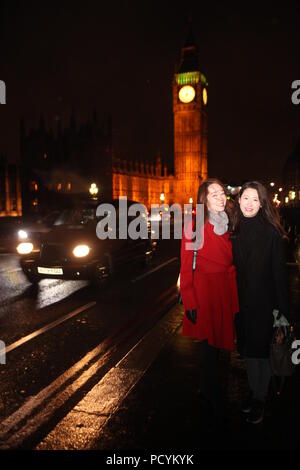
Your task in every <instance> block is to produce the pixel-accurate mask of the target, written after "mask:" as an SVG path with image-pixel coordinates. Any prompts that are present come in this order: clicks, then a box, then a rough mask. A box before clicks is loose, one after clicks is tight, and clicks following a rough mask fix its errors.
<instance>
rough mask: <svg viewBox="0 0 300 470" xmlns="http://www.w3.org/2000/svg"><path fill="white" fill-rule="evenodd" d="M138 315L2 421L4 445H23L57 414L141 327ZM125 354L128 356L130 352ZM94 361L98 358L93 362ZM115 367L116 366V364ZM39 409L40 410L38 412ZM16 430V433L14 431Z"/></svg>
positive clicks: (0, 433)
mask: <svg viewBox="0 0 300 470" xmlns="http://www.w3.org/2000/svg"><path fill="white" fill-rule="evenodd" d="M172 290H174V289H173V288H170V289H168V290H167V291H166V292H164V293H163V294H162V295H161V296H159V298H158V302H157V307H158V308H164V307H162V305H163V300H165V301H168V299H169V295H170V292H171V291H172ZM155 306H156V304H155V305H154V307H153V308H154V310H155ZM138 318H139V319H141V318H143V316H141V314H140V312H138V313H137V315H136V316H135V317H134V318H132V319H130V321H129V322H126V323H125V324H123V325H122V327H121V328H120V329H119V330H118V331H117V332H116V333H114V334H113V335H111V336H110V337H108V338H106V339H105V340H104V341H103V342H102V343H100V344H99V345H98V346H96V347H95V348H94V349H93V350H92V351H90V352H88V353H87V354H86V355H85V356H84V357H83V358H82V359H81V360H80V361H79V362H77V363H76V364H74V365H73V366H72V367H70V368H69V369H68V370H67V371H65V372H64V373H63V374H61V375H60V376H59V377H57V379H55V380H54V381H53V382H51V383H50V384H49V385H48V386H47V387H45V388H44V389H43V390H41V391H40V392H38V393H37V394H36V395H34V396H32V397H29V398H28V400H27V401H26V402H25V403H24V404H23V405H22V406H21V407H20V408H19V409H17V410H16V411H15V412H14V413H13V414H12V415H10V416H8V417H7V418H6V419H5V420H4V421H2V422H1V425H0V449H2V448H5V449H10V448H15V447H17V446H20V445H21V443H22V442H23V440H24V439H25V438H26V437H28V436H30V435H32V434H33V433H34V432H35V431H37V430H38V429H39V428H40V427H41V425H43V423H45V422H47V421H48V420H49V419H50V418H51V417H53V415H54V414H55V412H56V411H57V410H58V409H59V408H60V407H61V406H62V405H63V404H64V403H65V402H67V401H68V400H69V399H70V397H72V396H73V395H74V393H76V392H77V391H78V390H80V389H81V388H82V387H83V386H84V384H85V383H86V382H88V381H89V380H90V379H91V377H92V376H93V375H95V374H97V373H98V372H99V370H101V368H102V367H103V366H105V364H106V363H107V361H108V359H109V358H110V357H111V355H112V354H113V353H115V352H117V351H118V350H119V347H120V345H121V344H122V342H123V341H124V339H125V340H127V339H128V337H130V336H131V335H132V330H134V329H135V328H137V319H138ZM124 335H125V338H124ZM139 343H140V341H139ZM99 356H100V357H99ZM125 357H127V354H126V356H125ZM92 361H96V362H94V363H92ZM91 363H92V364H91ZM87 367H88V368H87ZM84 369H85V370H84ZM114 369H115V367H113V370H114ZM79 374H80V375H79ZM128 383H129V382H128ZM45 402H46V403H45ZM35 410H36V413H34V412H35ZM25 420H26V421H25ZM20 425H21V428H20ZM18 428H19V429H18ZM12 430H13V434H12V435H11V431H12Z"/></svg>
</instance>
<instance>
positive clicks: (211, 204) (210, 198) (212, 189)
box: [206, 183, 226, 212]
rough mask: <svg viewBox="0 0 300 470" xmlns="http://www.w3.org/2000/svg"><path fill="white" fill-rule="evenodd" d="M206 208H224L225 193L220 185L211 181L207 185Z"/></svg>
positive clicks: (219, 209) (218, 210)
mask: <svg viewBox="0 0 300 470" xmlns="http://www.w3.org/2000/svg"><path fill="white" fill-rule="evenodd" d="M206 199H207V208H208V209H209V210H210V211H214V212H221V211H223V210H224V209H225V205H226V195H225V192H224V189H223V188H222V186H220V185H219V184H217V183H212V184H210V185H209V186H208V193H207V197H206Z"/></svg>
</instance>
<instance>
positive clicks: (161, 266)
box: [131, 257, 178, 282]
mask: <svg viewBox="0 0 300 470" xmlns="http://www.w3.org/2000/svg"><path fill="white" fill-rule="evenodd" d="M176 260H178V258H177V257H176V258H171V259H169V260H168V261H166V262H165V263H162V264H160V265H159V266H156V268H154V269H151V270H150V271H147V272H146V273H144V274H141V276H138V277H135V278H134V279H131V282H137V281H140V280H141V279H144V278H145V277H147V276H149V275H150V274H152V273H154V272H155V271H159V269H162V268H164V267H165V266H167V265H168V264H170V263H173V262H174V261H176Z"/></svg>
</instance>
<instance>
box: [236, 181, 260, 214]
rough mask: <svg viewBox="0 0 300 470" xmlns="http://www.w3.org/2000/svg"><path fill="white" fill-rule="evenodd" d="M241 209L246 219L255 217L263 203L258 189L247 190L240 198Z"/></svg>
mask: <svg viewBox="0 0 300 470" xmlns="http://www.w3.org/2000/svg"><path fill="white" fill-rule="evenodd" d="M239 204H240V209H241V211H242V213H243V215H244V216H245V217H254V216H255V215H256V214H257V213H258V211H259V209H260V207H261V203H260V200H259V197H258V193H257V190H256V189H253V188H247V189H245V191H244V192H243V194H242V195H241V197H240V198H239Z"/></svg>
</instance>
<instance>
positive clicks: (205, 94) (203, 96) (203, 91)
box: [202, 88, 207, 106]
mask: <svg viewBox="0 0 300 470" xmlns="http://www.w3.org/2000/svg"><path fill="white" fill-rule="evenodd" d="M202 99H203V104H205V106H206V105H207V89H206V88H203V90H202Z"/></svg>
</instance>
